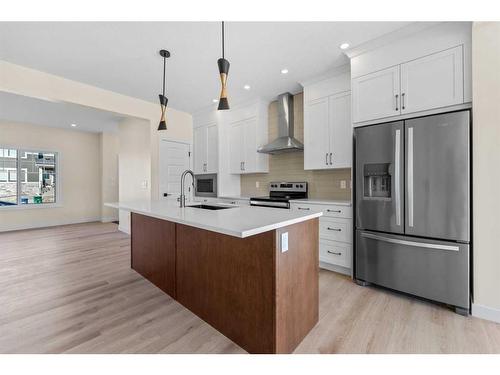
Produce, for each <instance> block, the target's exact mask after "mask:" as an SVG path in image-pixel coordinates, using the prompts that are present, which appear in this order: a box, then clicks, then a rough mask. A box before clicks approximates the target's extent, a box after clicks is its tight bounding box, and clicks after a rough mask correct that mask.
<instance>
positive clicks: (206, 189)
mask: <svg viewBox="0 0 500 375" xmlns="http://www.w3.org/2000/svg"><path fill="white" fill-rule="evenodd" d="M194 180H195V189H194V195H195V196H197V197H217V174H197V175H196V176H194Z"/></svg>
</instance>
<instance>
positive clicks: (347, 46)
mask: <svg viewBox="0 0 500 375" xmlns="http://www.w3.org/2000/svg"><path fill="white" fill-rule="evenodd" d="M348 48H349V43H342V44H341V45H340V49H348Z"/></svg>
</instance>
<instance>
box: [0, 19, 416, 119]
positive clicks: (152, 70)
mask: <svg viewBox="0 0 500 375" xmlns="http://www.w3.org/2000/svg"><path fill="white" fill-rule="evenodd" d="M407 24H408V22H227V23H226V58H227V59H228V60H229V61H230V63H231V68H230V71H229V80H228V88H229V99H230V104H231V103H233V104H234V103H237V102H241V101H245V100H250V99H253V98H255V97H262V98H266V99H272V98H274V97H275V96H276V95H278V94H279V93H281V92H284V91H290V92H292V93H294V92H298V91H299V90H300V86H299V84H298V82H299V81H302V80H306V79H308V78H312V77H314V76H316V75H319V74H323V73H325V72H327V71H329V70H331V69H333V68H335V67H338V66H340V65H343V64H346V63H347V62H348V59H347V57H346V56H345V55H344V54H343V53H342V51H341V50H340V49H339V45H340V44H341V43H343V42H349V43H350V44H351V47H354V46H357V45H359V44H362V43H364V42H366V41H368V40H371V39H374V38H377V37H379V36H381V35H383V34H386V33H389V32H392V31H394V30H396V29H398V28H401V27H403V26H405V25H407ZM220 33H221V31H220V23H217V22H100V23H97V22H45V23H40V22H0V59H2V60H6V61H9V62H12V63H15V64H19V65H24V66H27V67H31V68H34V69H38V70H41V71H44V72H48V73H52V74H56V75H59V76H63V77H66V78H69V79H73V80H76V81H80V82H84V83H87V84H91V85H94V86H97V87H101V88H105V89H108V90H112V91H115V92H119V93H122V94H126V95H130V96H133V97H137V98H141V99H145V100H148V101H153V102H157V101H158V94H159V93H160V91H161V76H162V64H163V63H162V59H161V57H160V56H159V55H158V51H159V50H160V49H161V48H166V49H168V50H170V52H171V53H172V57H171V58H170V59H169V60H168V62H167V96H168V98H169V106H171V107H173V108H176V109H180V110H183V111H187V112H191V113H193V112H196V111H197V110H199V109H201V108H204V107H206V106H210V105H213V104H212V99H214V98H217V97H218V95H219V90H220V87H219V85H220V83H219V77H218V70H217V63H216V61H217V59H218V58H219V57H220V54H221V36H220ZM285 67H286V68H288V69H289V74H287V75H282V74H280V70H281V69H282V68H285ZM245 84H248V85H250V86H251V90H249V91H247V90H244V89H243V86H244V85H245Z"/></svg>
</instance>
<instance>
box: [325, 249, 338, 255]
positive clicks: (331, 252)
mask: <svg viewBox="0 0 500 375" xmlns="http://www.w3.org/2000/svg"><path fill="white" fill-rule="evenodd" d="M326 252H327V253H328V254H333V255H342V253H336V252H335V251H330V250H327V251H326Z"/></svg>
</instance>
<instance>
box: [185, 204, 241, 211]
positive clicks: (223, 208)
mask: <svg viewBox="0 0 500 375" xmlns="http://www.w3.org/2000/svg"><path fill="white" fill-rule="evenodd" d="M186 207H192V208H202V209H204V210H225V209H226V208H233V207H232V206H212V205H211V204H195V205H192V206H186Z"/></svg>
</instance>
